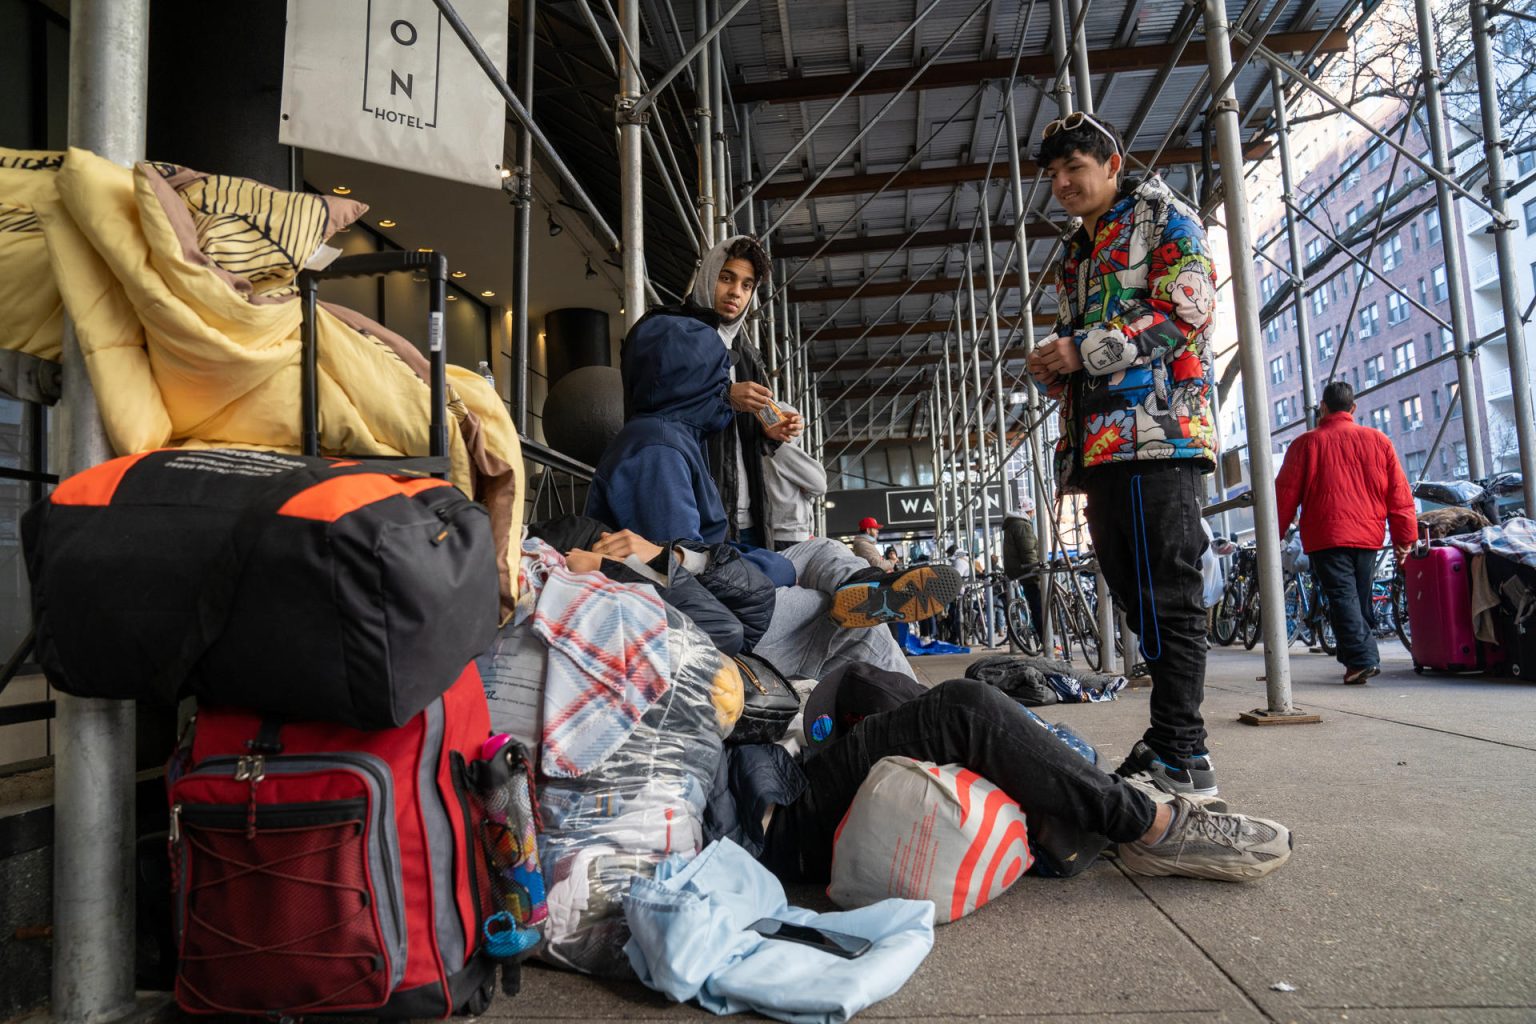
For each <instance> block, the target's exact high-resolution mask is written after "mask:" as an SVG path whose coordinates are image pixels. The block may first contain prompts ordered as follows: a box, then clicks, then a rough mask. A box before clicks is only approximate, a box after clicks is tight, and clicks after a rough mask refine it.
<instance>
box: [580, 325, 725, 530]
mask: <svg viewBox="0 0 1536 1024" xmlns="http://www.w3.org/2000/svg"><path fill="white" fill-rule="evenodd" d="M729 366H730V363H729V358H728V356H727V354H726V351H725V349H724V347H722V346H721V344H720V335H719V334H718V333H717V332H716V330H715V328H714V326H713V325H712V324H710V323H708V322H706V321H705V320H702V319H695V318H693V317H686V316H657V315H648V316H646V317H645V318H643V319H642V320H641V321H640V322H639V323H637V324H635V326H634V328H633V329H632V330H631V331H630V333H629V337H628V338H627V339H625V342H624V350H623V353H622V355H621V357H620V371H621V374H622V376H623V380H624V405H625V408H626V409H627V410H628V414H629V418H628V419H627V421H626V422H625V424H624V426H623V428H622V429H621V430H620V431H619V433H618V435H617V436H616V437H615V438H614V439H613V441H612V443H610V444H609V446H608V449H607V450H606V451H605V452H604V453H603V457H602V459H600V460H599V461H598V464H597V468H596V470H595V472H594V473H593V476H592V486H591V489H590V490H589V491H588V492H587V511H586V514H587V515H589V516H591V517H593V518H594V519H599V520H602V521H603V522H605V523H612V524H614V525H615V526H617V527H619V528H621V529H628V530H633V531H634V532H635V533H638V534H639V535H640V536H642V537H645V538H646V539H648V540H650V541H652V542H655V543H666V542H667V541H670V540H678V539H687V540H695V541H702V542H704V543H707V544H718V543H719V542H721V541H723V540H725V538H726V533H727V527H728V524H727V521H726V515H725V509H724V508H723V507H722V506H721V503H720V494H719V492H718V491H717V490H716V488H715V483H714V479H713V477H712V475H711V474H710V471H709V462H708V459H707V455H706V451H705V440H706V438H708V437H709V435H711V434H716V433H718V432H720V431H721V430H724V429H725V428H726V427H727V426H729V425H730V423H731V407H730V405H729V403H728V402H727V400H726V390H727V387H728V385H729V381H730V372H729Z"/></svg>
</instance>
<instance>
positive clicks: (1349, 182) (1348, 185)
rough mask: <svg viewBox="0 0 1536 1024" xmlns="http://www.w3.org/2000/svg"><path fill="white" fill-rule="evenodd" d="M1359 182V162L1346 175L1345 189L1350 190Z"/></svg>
mask: <svg viewBox="0 0 1536 1024" xmlns="http://www.w3.org/2000/svg"><path fill="white" fill-rule="evenodd" d="M1358 184H1360V165H1359V164H1358V163H1357V164H1355V166H1353V167H1351V168H1350V169H1349V171H1348V173H1346V174H1345V175H1344V191H1345V192H1348V191H1349V190H1350V189H1352V188H1354V187H1355V186H1356V185H1358Z"/></svg>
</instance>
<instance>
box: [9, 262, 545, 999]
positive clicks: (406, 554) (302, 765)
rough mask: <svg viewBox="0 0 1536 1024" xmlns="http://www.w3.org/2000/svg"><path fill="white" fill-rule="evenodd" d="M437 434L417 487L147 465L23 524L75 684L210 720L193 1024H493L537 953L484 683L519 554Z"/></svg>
mask: <svg viewBox="0 0 1536 1024" xmlns="http://www.w3.org/2000/svg"><path fill="white" fill-rule="evenodd" d="M444 273H446V271H444ZM311 334H312V332H306V335H307V336H308V335H311ZM313 374H314V361H313V360H312V359H311V360H308V361H307V366H306V378H305V383H306V392H307V394H309V395H313V394H314V377H313ZM433 376H434V379H433V381H432V398H433V403H434V408H435V409H436V410H437V413H436V416H435V417H434V419H435V421H436V423H435V426H440V425H441V424H442V423H443V415H444V413H443V410H444V409H445V406H446V403H445V387H444V381H443V375H442V374H441V372H439V373H437V374H434V375H433ZM311 425H312V424H311ZM435 433H436V434H437V435H438V436H437V437H435V438H434V444H433V448H434V451H433V452H432V456H433V458H429V459H426V460H414V461H410V460H401V461H397V462H393V463H391V462H390V461H388V460H378V461H358V460H352V459H326V458H318V457H313V456H303V455H290V454H284V453H279V452H271V451H251V450H238V449H208V450H185V449H184V450H162V451H151V452H144V453H139V454H135V455H128V456H124V457H121V458H118V459H114V460H112V461H110V462H106V463H103V464H101V465H98V466H95V467H93V468H91V469H89V470H86V471H85V472H82V473H79V474H77V475H75V476H73V477H70V478H68V479H66V480H64V481H63V482H61V483H60V484H59V486H58V487H57V488H56V489H55V490H54V491H53V493H52V494H51V495H50V496H49V498H48V499H47V500H45V501H43V502H41V503H40V504H39V505H37V506H36V507H35V508H33V509H32V510H30V511H29V512H28V513H27V515H26V517H25V518H24V520H23V538H24V542H25V547H26V557H27V568H28V572H29V575H30V578H31V581H32V590H33V595H32V596H33V609H34V620H35V629H36V640H37V654H38V659H39V661H40V662H41V664H42V666H43V668H44V671H45V673H46V675H47V676H48V678H49V681H50V682H51V683H52V684H53V685H54V686H55V687H57V688H58V689H60V690H62V691H63V692H65V693H69V694H73V695H75V696H80V697H96V698H112V699H121V700H136V701H140V702H142V703H143V704H145V705H147V706H151V707H153V706H158V707H161V708H165V709H169V708H171V707H174V706H175V705H176V704H177V703H178V702H180V701H183V700H184V699H186V698H192V699H194V700H195V702H196V714H195V716H193V718H192V720H191V721H190V722H189V723H188V725H187V728H186V730H185V731H184V733H183V737H182V740H181V742H180V743H179V745H178V748H177V750H176V751H175V753H174V754H173V756H172V758H171V761H170V764H169V765H168V768H167V778H166V782H167V791H168V797H169V803H170V831H169V855H170V871H171V878H172V894H171V897H172V902H173V919H174V925H175V950H176V960H177V966H176V973H175V992H176V998H177V1001H178V1002H179V1004H180V1005H181V1007H182V1008H183V1009H184V1010H187V1011H189V1012H194V1013H220V1014H240V1015H253V1016H254V1015H270V1016H282V1017H288V1016H297V1015H300V1014H307V1013H319V1012H326V1013H366V1014H369V1015H374V1016H388V1017H447V1016H450V1015H453V1014H462V1013H469V1014H475V1013H479V1012H481V1011H483V1010H484V1009H485V1008H486V1007H487V1006H488V1005H489V1003H490V1000H491V997H492V995H493V993H494V991H495V978H496V974H497V970H498V967H500V966H502V965H505V966H506V967H507V970H506V971H504V972H503V980H504V983H505V987H507V988H510V989H515V984H516V980H517V970H516V967H517V962H518V959H519V957H520V956H522V955H523V954H525V953H526V952H527V951H528V950H529V949H530V948H531V947H532V946H534V945H535V944H536V943H537V941H538V938H539V930H538V924H539V921H540V915H541V914H542V913H543V912H544V908H543V891H542V880H541V879H540V877H539V875H538V871H537V851H536V849H535V848H534V843H533V835H534V828H535V822H534V819H533V812H532V807H531V799H530V792H529V771H528V769H527V758H526V756H525V755H524V752H523V748H522V747H521V746H520V745H518V744H515V743H508V742H506V740H505V738H500V737H492V735H491V724H490V715H489V711H488V707H487V703H486V697H485V693H484V690H483V689H482V684H481V679H480V675H479V673H478V671H477V670H476V667H475V663H474V658H475V656H476V655H477V654H478V653H480V652H481V651H483V650H484V649H485V648H486V647H487V646H488V645H489V644H490V642H491V640H492V639H493V637H494V636H495V633H496V628H497V623H498V618H499V610H500V603H501V601H500V580H499V575H498V559H497V550H496V548H497V545H496V542H495V540H494V538H493V536H492V528H491V524H490V517H489V515H488V513H487V511H486V509H485V507H484V506H482V505H479V504H476V503H475V502H473V501H471V500H470V499H469V498H468V497H466V496H465V495H464V494H463V493H462V492H461V491H460V490H459V489H458V488H457V487H455V486H453V485H452V484H451V483H449V482H448V481H447V480H446V479H441V478H438V477H436V476H433V475H430V474H431V473H432V472H441V471H442V470H444V469H445V468H446V467H447V459H445V458H442V456H443V454H444V451H443V445H444V433H443V431H442V430H441V429H439V430H437V431H435ZM167 713H169V712H168V711H167Z"/></svg>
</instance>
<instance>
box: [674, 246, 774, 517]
mask: <svg viewBox="0 0 1536 1024" xmlns="http://www.w3.org/2000/svg"><path fill="white" fill-rule="evenodd" d="M745 237H747V236H745V235H732V236H731V237H729V238H727V239H725V240H724V241H722V242H719V243H717V244H716V245H715V246H713V247H712V248H710V249H709V250H708V251H707V252H705V253H704V256H703V258H702V259H701V260H700V261H699V269H698V271H697V272H696V273H695V274H694V277H693V284H692V286H691V287H690V289H689V294H688V305H687V306H686V307H685V308H686V309H687V310H688V311H689V312H693V311H695V310H708V311H709V312H710V315H711V316H713V317H715V318H716V323H717V325H718V326H717V328H716V329H717V330H718V331H719V334H720V340H721V342H723V343H724V345H725V347H726V349H728V350H729V351H730V357H731V370H730V373H731V377H730V379H731V383H733V384H735V383H741V382H745V381H752V382H755V383H758V384H767V383H768V374H767V372H766V370H765V368H764V366H763V360H762V356H761V355H760V354H759V353H758V351H757V349H756V348H755V347H754V346H753V345H752V343H751V342H750V341H748V340H747V338H746V336H745V335H744V334H743V333H742V330H741V329H742V326H743V325H744V324H745V323H746V319H747V314H748V313H750V312H751V311H752V308H753V307H754V306H756V305H757V293H756V291H755V290H754V292H753V293H752V295H750V296H749V297H748V298H747V305H746V308H745V309H743V310H742V311H741V312H740V313H738V314H737V315H736V317H735V319H733V320H728V321H727V320H723V319H719V316H718V314H716V313H714V308H715V283H716V282H717V281H718V280H719V278H720V268H721V267H723V266H725V260H726V256H725V253H726V250H727V249H729V248H730V247H731V245H732V244H733V243H735V242H737V241H739V240H740V239H743V238H745ZM735 427H736V429H735V430H728V431H724V432H722V433H721V434H719V435H717V436H716V437H714V438H711V439H710V448H709V461H710V465H711V467H712V468H713V470H714V474H715V483H716V484H717V485H718V486H719V489H720V494H721V496H722V497H723V498H724V503H725V507H726V512H727V514H728V516H729V517H730V520H731V527H732V532H731V535H732V536H733V537H734V536H735V535H736V532H737V531H739V530H745V529H748V528H750V527H757V528H758V533H759V537H760V538H761V540H762V542H763V543H764V544H768V543H771V542H772V540H773V537H774V535H775V533H776V531H775V526H776V525H777V524H776V523H774V521H773V518H774V517H773V511H772V508H771V507H770V505H769V503H768V501H767V497H766V495H765V493H764V480H763V477H764V472H763V458H764V456H765V455H768V454H771V453H772V452H773V451H774V450H775V449H776V448H777V447H778V446H777V444H775V443H774V442H772V441H769V440H768V439H767V438H766V437H764V436H763V432H762V428H761V427H760V426H759V425H758V421H757V417H756V416H754V415H752V414H751V413H745V412H744V413H737V414H736V419H735Z"/></svg>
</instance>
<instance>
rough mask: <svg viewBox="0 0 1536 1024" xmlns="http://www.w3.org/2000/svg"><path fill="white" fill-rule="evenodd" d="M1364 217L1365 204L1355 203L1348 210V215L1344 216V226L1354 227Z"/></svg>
mask: <svg viewBox="0 0 1536 1024" xmlns="http://www.w3.org/2000/svg"><path fill="white" fill-rule="evenodd" d="M1364 216H1365V204H1364V203H1356V204H1355V205H1354V206H1351V207H1350V208H1349V213H1347V214H1345V215H1344V224H1345V226H1346V227H1354V226H1355V225H1356V224H1358V223H1359V222H1360V218H1361V217H1364Z"/></svg>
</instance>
